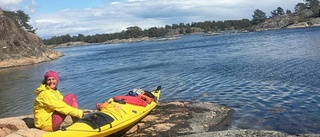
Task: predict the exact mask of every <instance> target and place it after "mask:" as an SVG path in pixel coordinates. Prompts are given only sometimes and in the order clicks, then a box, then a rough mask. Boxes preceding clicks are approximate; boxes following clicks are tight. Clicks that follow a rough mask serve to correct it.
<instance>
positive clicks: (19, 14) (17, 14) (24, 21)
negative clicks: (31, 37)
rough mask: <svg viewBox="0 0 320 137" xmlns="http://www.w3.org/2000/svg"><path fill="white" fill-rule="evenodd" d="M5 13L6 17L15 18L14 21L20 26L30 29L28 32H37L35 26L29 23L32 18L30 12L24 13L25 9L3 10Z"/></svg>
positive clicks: (26, 29)
mask: <svg viewBox="0 0 320 137" xmlns="http://www.w3.org/2000/svg"><path fill="white" fill-rule="evenodd" d="M0 9H1V8H0ZM3 14H4V15H5V16H6V17H9V18H11V19H13V21H14V22H15V24H16V25H17V26H18V27H19V28H21V29H23V30H25V31H28V32H32V33H35V31H36V29H33V27H32V26H31V25H30V24H29V23H28V22H29V20H30V17H29V15H28V14H26V13H24V11H22V10H17V11H6V10H3Z"/></svg>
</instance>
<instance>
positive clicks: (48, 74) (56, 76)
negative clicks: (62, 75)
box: [44, 70, 59, 83]
mask: <svg viewBox="0 0 320 137" xmlns="http://www.w3.org/2000/svg"><path fill="white" fill-rule="evenodd" d="M48 77H54V79H55V80H57V83H58V82H59V75H58V73H57V72H55V71H53V70H49V71H48V72H46V74H45V75H44V78H45V79H47V78H48Z"/></svg>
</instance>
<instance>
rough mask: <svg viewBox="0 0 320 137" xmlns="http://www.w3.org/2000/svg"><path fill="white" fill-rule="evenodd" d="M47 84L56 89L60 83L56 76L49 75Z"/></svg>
mask: <svg viewBox="0 0 320 137" xmlns="http://www.w3.org/2000/svg"><path fill="white" fill-rule="evenodd" d="M46 84H47V85H48V86H49V87H50V88H51V89H56V87H57V85H58V83H57V80H56V79H54V77H48V78H47V82H46Z"/></svg>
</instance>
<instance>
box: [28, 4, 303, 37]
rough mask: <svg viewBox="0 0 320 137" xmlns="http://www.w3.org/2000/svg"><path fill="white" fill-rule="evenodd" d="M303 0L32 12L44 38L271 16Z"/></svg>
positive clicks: (34, 23) (110, 5)
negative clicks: (257, 13)
mask: <svg viewBox="0 0 320 137" xmlns="http://www.w3.org/2000/svg"><path fill="white" fill-rule="evenodd" d="M298 2H303V1H302V0H281V1H279V0H268V1H265V0H256V1H252V0H128V2H123V1H121V2H120V1H119V2H113V3H111V4H108V5H103V6H100V7H88V8H85V9H83V10H73V9H68V10H63V11H60V12H56V13H51V14H42V13H38V14H32V17H31V20H32V26H33V27H34V28H38V30H37V34H38V35H39V36H41V37H51V36H58V35H65V34H70V35H78V34H79V33H80V34H84V35H94V34H101V33H114V32H120V31H122V30H125V29H126V28H127V27H129V26H139V27H141V28H142V29H148V28H150V27H163V26H165V25H171V24H174V23H175V24H178V23H191V22H202V21H212V20H214V21H218V20H234V19H243V18H247V19H251V18H252V14H253V11H254V10H255V9H261V10H262V11H264V12H265V13H266V14H267V15H269V14H270V12H271V11H272V10H274V9H276V8H277V7H282V8H283V9H284V10H286V9H290V10H293V8H294V6H295V4H297V3H298Z"/></svg>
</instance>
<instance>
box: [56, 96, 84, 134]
mask: <svg viewBox="0 0 320 137" xmlns="http://www.w3.org/2000/svg"><path fill="white" fill-rule="evenodd" d="M63 102H65V103H66V104H68V105H69V106H72V107H74V108H78V102H77V99H76V96H75V95H74V94H72V93H69V94H67V95H65V96H64V97H63ZM65 118H66V115H64V114H61V113H59V112H57V111H55V112H53V114H52V130H53V131H56V130H58V129H59V126H60V125H61V124H62V122H63V121H64V119H65ZM73 119H74V118H73Z"/></svg>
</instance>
